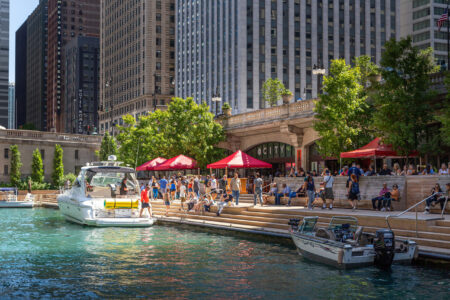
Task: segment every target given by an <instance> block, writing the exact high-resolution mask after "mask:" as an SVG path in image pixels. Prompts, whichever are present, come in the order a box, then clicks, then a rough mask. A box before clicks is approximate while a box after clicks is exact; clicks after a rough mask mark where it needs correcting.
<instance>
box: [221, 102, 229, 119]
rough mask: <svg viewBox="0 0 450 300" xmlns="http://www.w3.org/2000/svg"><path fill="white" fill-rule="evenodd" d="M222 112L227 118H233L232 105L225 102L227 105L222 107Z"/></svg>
mask: <svg viewBox="0 0 450 300" xmlns="http://www.w3.org/2000/svg"><path fill="white" fill-rule="evenodd" d="M222 111H223V114H224V115H225V116H228V117H230V116H231V106H230V104H229V103H228V102H225V103H224V104H223V105H222Z"/></svg>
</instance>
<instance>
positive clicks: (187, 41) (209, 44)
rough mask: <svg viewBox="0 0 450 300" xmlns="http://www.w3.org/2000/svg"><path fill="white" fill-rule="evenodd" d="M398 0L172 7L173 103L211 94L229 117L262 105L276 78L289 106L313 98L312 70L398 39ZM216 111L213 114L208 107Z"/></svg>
mask: <svg viewBox="0 0 450 300" xmlns="http://www.w3.org/2000/svg"><path fill="white" fill-rule="evenodd" d="M398 9H399V6H398V1H396V0H247V1H238V0H228V1H224V0H218V1H208V0H198V1H187V0H177V1H176V14H177V24H176V34H177V45H176V93H175V94H176V96H180V97H189V96H192V97H194V99H195V100H196V101H197V102H204V101H206V102H207V103H208V104H210V105H211V99H212V97H213V95H214V94H216V90H217V91H218V92H219V94H220V96H221V99H222V102H228V103H229V104H230V105H231V107H232V109H233V112H234V113H243V112H246V111H251V110H255V109H259V108H263V107H265V106H266V103H264V102H263V101H262V97H261V88H262V84H263V82H264V81H265V80H267V79H268V78H279V79H280V80H281V81H282V82H283V83H284V85H285V86H286V87H287V88H288V89H289V90H290V91H292V92H293V93H294V97H295V98H294V99H296V100H297V99H299V98H302V99H305V98H315V97H317V95H318V93H319V90H320V89H319V86H320V80H319V78H318V75H314V74H313V68H314V66H315V65H316V66H323V67H324V68H325V69H328V67H329V64H330V61H331V60H332V59H337V58H344V59H345V60H346V62H347V63H351V62H352V60H353V58H354V57H357V56H360V55H364V54H366V55H369V56H371V57H372V60H373V61H374V62H379V61H380V58H381V53H382V50H383V45H384V43H385V42H386V40H388V39H390V38H392V37H394V38H398V34H399V31H398V28H399V24H398V22H397V20H396V15H398ZM213 109H214V108H213Z"/></svg>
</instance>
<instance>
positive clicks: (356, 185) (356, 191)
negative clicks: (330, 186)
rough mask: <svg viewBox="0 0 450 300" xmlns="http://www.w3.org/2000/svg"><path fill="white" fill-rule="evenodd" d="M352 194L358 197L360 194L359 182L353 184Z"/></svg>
mask: <svg viewBox="0 0 450 300" xmlns="http://www.w3.org/2000/svg"><path fill="white" fill-rule="evenodd" d="M351 191H352V193H353V194H355V195H357V194H359V183H358V182H352V189H351Z"/></svg>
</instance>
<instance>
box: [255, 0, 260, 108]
mask: <svg viewBox="0 0 450 300" xmlns="http://www.w3.org/2000/svg"><path fill="white" fill-rule="evenodd" d="M259 72H260V70H259V2H258V1H254V2H253V109H259V99H260V94H259V92H260V89H261V88H260V86H259Z"/></svg>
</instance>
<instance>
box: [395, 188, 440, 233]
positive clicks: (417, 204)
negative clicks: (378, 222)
mask: <svg viewBox="0 0 450 300" xmlns="http://www.w3.org/2000/svg"><path fill="white" fill-rule="evenodd" d="M439 195H442V193H433V194H432V195H430V196H428V197H426V198H425V199H423V200H421V201H419V202H417V203H416V204H414V205H413V206H411V207H409V208H407V209H406V210H404V211H402V212H401V213H399V214H397V215H388V216H386V223H387V225H388V227H389V229H390V230H392V228H391V224H390V223H389V219H390V218H398V217H401V216H402V215H404V214H405V213H407V212H409V211H411V210H412V209H414V208H415V212H416V222H415V229H416V237H418V229H417V220H418V212H417V206H419V205H420V204H422V203H423V202H425V201H427V200H428V199H431V198H433V197H435V196H439ZM447 201H448V197H446V198H445V202H444V207H443V208H442V211H441V219H443V218H444V212H445V207H446V206H447Z"/></svg>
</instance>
